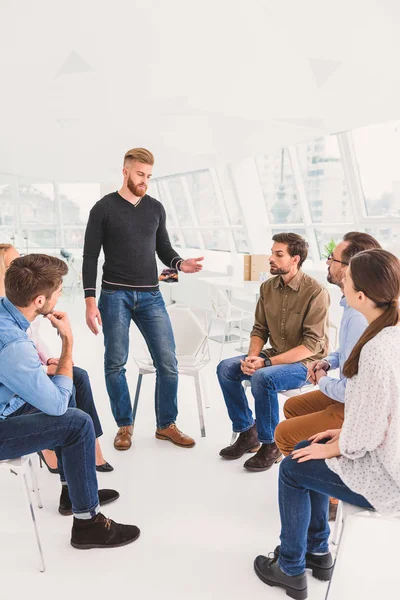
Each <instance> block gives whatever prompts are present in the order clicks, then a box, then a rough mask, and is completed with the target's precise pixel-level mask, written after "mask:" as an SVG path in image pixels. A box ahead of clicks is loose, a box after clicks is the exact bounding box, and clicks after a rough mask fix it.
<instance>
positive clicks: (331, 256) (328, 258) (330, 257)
mask: <svg viewBox="0 0 400 600" xmlns="http://www.w3.org/2000/svg"><path fill="white" fill-rule="evenodd" d="M326 260H329V261H332V262H337V263H340V264H341V265H346V266H348V264H349V263H347V262H343V261H342V260H337V259H336V258H333V254H332V252H331V253H330V255H329V256H327V257H326Z"/></svg>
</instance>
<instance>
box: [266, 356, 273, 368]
mask: <svg viewBox="0 0 400 600" xmlns="http://www.w3.org/2000/svg"><path fill="white" fill-rule="evenodd" d="M264 365H265V366H266V367H272V361H271V359H270V358H268V356H267V358H265V359H264Z"/></svg>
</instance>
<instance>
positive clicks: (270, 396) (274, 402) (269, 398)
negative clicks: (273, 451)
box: [217, 356, 307, 444]
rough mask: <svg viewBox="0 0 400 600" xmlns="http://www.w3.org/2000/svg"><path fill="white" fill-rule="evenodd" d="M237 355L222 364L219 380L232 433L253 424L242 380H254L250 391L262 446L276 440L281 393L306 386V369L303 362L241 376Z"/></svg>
mask: <svg viewBox="0 0 400 600" xmlns="http://www.w3.org/2000/svg"><path fill="white" fill-rule="evenodd" d="M244 358H245V357H244V356H235V357H234V358H228V359H226V360H223V361H222V362H220V363H219V365H218V367H217V376H218V381H219V384H220V386H221V389H222V393H223V395H224V399H225V404H226V407H227V409H228V414H229V417H230V419H231V421H232V428H233V431H236V432H237V433H242V432H243V431H247V430H248V429H250V427H253V425H254V419H253V413H252V412H251V410H250V407H249V403H248V401H247V398H246V394H245V391H244V389H243V386H242V381H244V380H245V379H248V380H250V381H251V392H252V394H253V396H254V399H255V413H256V415H255V416H256V423H257V432H258V439H259V440H260V442H261V443H262V444H271V443H272V442H273V441H274V432H275V428H276V426H277V425H278V423H279V404H278V392H282V391H284V390H291V389H293V388H298V387H300V386H302V385H304V384H305V382H306V378H307V368H306V367H305V366H304V365H303V364H302V363H293V364H291V365H277V366H272V367H264V368H263V369H258V370H257V371H256V372H255V373H254V375H252V376H249V375H245V374H244V373H242V370H241V368H240V359H244Z"/></svg>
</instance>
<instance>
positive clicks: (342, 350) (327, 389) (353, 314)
mask: <svg viewBox="0 0 400 600" xmlns="http://www.w3.org/2000/svg"><path fill="white" fill-rule="evenodd" d="M340 306H343V308H344V310H343V315H342V320H341V322H340V331H339V349H338V350H337V351H336V352H332V353H331V354H329V355H328V356H327V357H326V358H325V359H324V360H327V361H328V362H329V364H330V365H331V369H332V370H333V369H337V368H338V367H339V379H335V378H334V377H328V376H327V377H321V379H320V380H319V389H320V390H321V392H323V393H324V394H326V396H329V398H333V400H337V401H338V402H344V396H345V392H346V381H347V379H346V377H343V374H342V373H343V366H344V363H345V362H346V360H347V359H348V358H349V356H350V353H351V351H352V350H353V348H354V346H355V345H356V343H357V342H358V340H359V339H360V337H361V335H362V334H363V333H364V331H365V330H366V328H367V327H368V321H367V319H366V318H365V317H364V315H362V314H361V313H360V312H358V310H355V309H354V308H351V307H350V306H349V305H348V304H347V301H346V298H345V297H344V296H343V298H342V299H341V301H340Z"/></svg>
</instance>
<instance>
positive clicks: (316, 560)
mask: <svg viewBox="0 0 400 600" xmlns="http://www.w3.org/2000/svg"><path fill="white" fill-rule="evenodd" d="M280 548H281V547H280V546H277V547H276V548H275V550H274V555H275V557H276V559H278V557H279V551H280ZM306 569H311V571H312V574H313V577H315V579H320V580H321V581H329V580H330V578H331V577H332V571H333V558H332V554H331V553H330V552H328V554H322V555H320V556H319V555H318V554H310V552H307V554H306Z"/></svg>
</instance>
